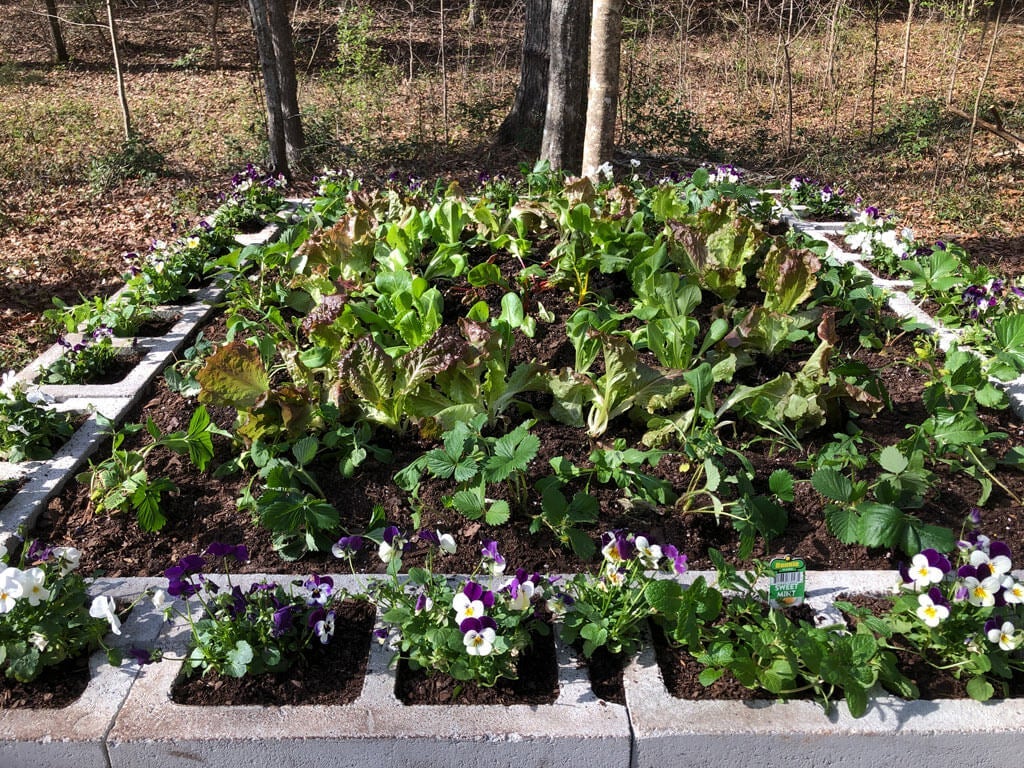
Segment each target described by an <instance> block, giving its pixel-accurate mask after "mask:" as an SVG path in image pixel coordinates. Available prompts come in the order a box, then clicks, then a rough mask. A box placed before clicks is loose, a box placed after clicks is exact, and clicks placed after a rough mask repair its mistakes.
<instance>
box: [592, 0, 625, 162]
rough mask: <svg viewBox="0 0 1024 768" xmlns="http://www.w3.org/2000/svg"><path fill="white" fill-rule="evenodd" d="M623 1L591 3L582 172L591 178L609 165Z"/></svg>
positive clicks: (613, 134) (616, 105)
mask: <svg viewBox="0 0 1024 768" xmlns="http://www.w3.org/2000/svg"><path fill="white" fill-rule="evenodd" d="M622 3H623V0H594V13H593V17H592V20H591V30H590V90H589V92H588V95H587V123H586V133H585V136H584V141H583V173H584V175H586V176H594V175H595V174H596V173H597V168H598V166H600V165H602V164H603V163H607V162H611V160H612V154H613V152H614V150H615V116H616V113H617V111H618V105H619V57H620V53H621V48H622Z"/></svg>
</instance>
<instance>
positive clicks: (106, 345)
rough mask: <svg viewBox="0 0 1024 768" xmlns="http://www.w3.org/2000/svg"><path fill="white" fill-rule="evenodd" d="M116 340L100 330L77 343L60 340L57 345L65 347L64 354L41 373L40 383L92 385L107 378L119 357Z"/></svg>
mask: <svg viewBox="0 0 1024 768" xmlns="http://www.w3.org/2000/svg"><path fill="white" fill-rule="evenodd" d="M112 337H113V333H112V332H111V331H110V329H109V328H97V329H96V330H95V331H93V332H91V333H89V334H85V335H82V336H80V337H79V340H78V341H74V342H72V341H69V340H67V339H65V338H64V337H63V336H61V337H59V338H58V339H57V343H58V344H59V345H60V346H62V347H64V352H63V354H61V356H60V357H58V358H57V359H56V360H54V361H53V362H52V363H50V364H49V365H47V366H45V367H44V368H43V369H42V370H41V371H40V372H39V380H40V382H42V383H43V384H88V383H93V382H95V381H96V380H97V379H99V378H101V377H103V376H105V375H106V374H107V372H109V371H110V370H111V369H112V368H113V367H114V365H115V362H116V359H117V356H118V354H119V348H118V347H115V346H114V342H113V338H112ZM122 349H123V348H122Z"/></svg>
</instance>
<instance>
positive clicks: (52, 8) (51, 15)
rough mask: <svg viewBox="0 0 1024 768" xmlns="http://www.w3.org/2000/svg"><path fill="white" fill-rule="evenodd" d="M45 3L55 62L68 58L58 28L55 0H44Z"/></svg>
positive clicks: (66, 49) (58, 20) (61, 33)
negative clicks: (55, 57)
mask: <svg viewBox="0 0 1024 768" xmlns="http://www.w3.org/2000/svg"><path fill="white" fill-rule="evenodd" d="M44 2H45V3H46V20H47V21H48V22H49V23H50V39H51V40H52V41H53V52H54V54H56V56H57V63H59V64H63V63H64V62H66V61H67V60H68V48H67V46H66V45H64V33H63V32H61V30H60V19H59V18H58V17H57V0H44Z"/></svg>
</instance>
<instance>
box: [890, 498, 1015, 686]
mask: <svg viewBox="0 0 1024 768" xmlns="http://www.w3.org/2000/svg"><path fill="white" fill-rule="evenodd" d="M975 518H976V515H975ZM1011 558H1012V553H1011V551H1010V548H1009V547H1008V546H1007V545H1006V544H1005V543H1004V542H1001V541H993V540H991V539H989V538H988V537H987V536H985V535H983V534H981V533H978V532H977V531H973V532H971V533H970V534H969V535H968V536H967V537H966V538H965V539H964V540H962V541H960V542H959V544H958V547H957V556H956V558H955V559H954V560H955V562H954V561H951V560H950V559H949V558H947V557H946V556H945V555H942V554H940V553H938V552H936V551H935V550H931V549H926V550H924V551H923V552H921V553H919V554H917V555H915V556H914V558H913V559H912V560H911V562H910V564H909V565H904V566H901V567H900V576H901V584H900V593H899V594H898V595H897V596H896V597H895V598H894V602H893V607H892V610H891V612H890V613H889V614H888V615H887V616H885V617H884V622H885V624H887V625H888V631H887V632H886V634H889V635H890V642H891V643H892V644H893V645H894V646H898V647H903V648H906V649H908V650H910V651H912V652H914V653H915V654H917V655H920V656H921V657H922V658H923V659H924V660H925V661H927V662H928V663H930V664H932V665H934V666H935V667H937V668H940V669H945V670H949V671H951V672H952V673H953V674H954V675H955V676H956V677H957V678H961V679H966V681H967V693H968V694H969V695H970V696H971V698H974V699H978V700H980V701H986V700H988V699H989V698H991V697H993V696H1005V695H1006V693H1007V690H1008V683H1009V680H1010V678H1011V677H1012V676H1013V675H1014V674H1018V673H1021V672H1024V658H1021V657H1020V655H1019V654H1018V653H1017V651H1018V650H1019V649H1020V648H1021V647H1022V646H1024V583H1022V581H1021V579H1020V578H1018V577H1019V572H1018V573H1017V574H1016V575H1015V574H1014V572H1013V570H1012V568H1013V563H1012V559H1011Z"/></svg>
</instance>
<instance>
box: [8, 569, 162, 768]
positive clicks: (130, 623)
mask: <svg viewBox="0 0 1024 768" xmlns="http://www.w3.org/2000/svg"><path fill="white" fill-rule="evenodd" d="M139 581H140V580H121V581H102V582H96V583H95V584H94V585H93V589H92V590H91V591H90V593H91V594H93V595H99V594H107V595H110V596H112V597H114V598H115V599H117V598H129V599H130V598H132V597H133V596H134V594H133V592H132V590H139V589H140V588H141V587H140V584H139ZM135 594H137V592H136V593H135ZM140 608H141V606H140ZM162 623H163V622H162V618H161V617H160V616H159V614H157V613H156V612H155V611H153V610H149V611H146V610H135V611H133V612H132V614H131V615H130V616H129V618H128V619H127V620H126V621H125V622H124V624H123V626H122V633H123V634H122V635H121V636H120V637H118V636H115V635H108V636H107V638H106V641H107V642H108V643H109V644H110V645H113V646H115V647H119V648H123V649H126V648H128V647H130V646H131V645H149V644H150V643H152V642H153V641H154V639H155V638H156V636H157V635H158V634H159V632H160V629H161V624H162ZM89 667H90V670H91V672H92V677H91V679H90V681H89V685H88V687H87V688H86V689H85V692H84V693H83V694H82V696H81V697H79V699H78V700H77V701H75V702H73V703H71V704H70V705H68V706H67V707H64V708H62V709H9V710H5V709H0V766H4V768H22V767H27V766H31V768H69V767H70V766H74V768H109V762H108V757H107V749H106V736H107V732H108V731H109V730H110V728H111V727H112V726H113V724H114V718H115V717H116V715H117V712H118V710H119V709H120V708H121V705H122V704H123V703H124V700H125V697H126V696H127V695H128V691H129V689H130V688H131V686H132V682H133V681H134V680H135V676H136V674H137V672H138V670H137V668H136V667H134V666H133V665H132V664H131V663H128V662H125V663H124V664H122V665H121V666H120V667H112V666H110V664H108V663H107V656H106V653H105V652H103V651H99V652H97V653H95V654H93V656H92V658H91V659H90V660H89Z"/></svg>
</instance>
